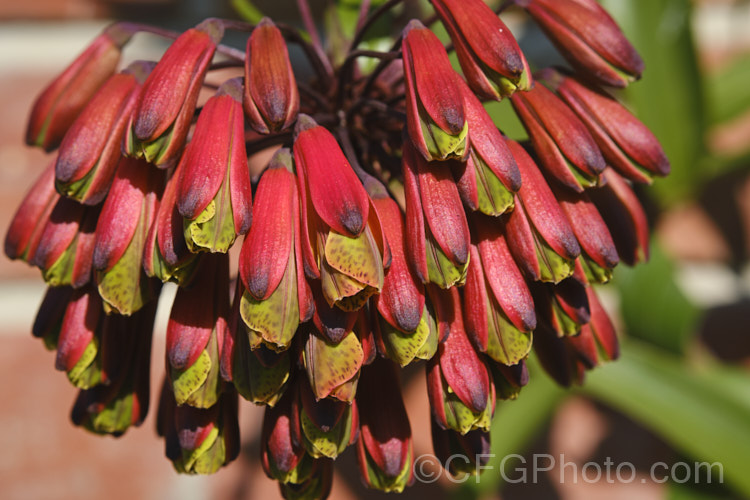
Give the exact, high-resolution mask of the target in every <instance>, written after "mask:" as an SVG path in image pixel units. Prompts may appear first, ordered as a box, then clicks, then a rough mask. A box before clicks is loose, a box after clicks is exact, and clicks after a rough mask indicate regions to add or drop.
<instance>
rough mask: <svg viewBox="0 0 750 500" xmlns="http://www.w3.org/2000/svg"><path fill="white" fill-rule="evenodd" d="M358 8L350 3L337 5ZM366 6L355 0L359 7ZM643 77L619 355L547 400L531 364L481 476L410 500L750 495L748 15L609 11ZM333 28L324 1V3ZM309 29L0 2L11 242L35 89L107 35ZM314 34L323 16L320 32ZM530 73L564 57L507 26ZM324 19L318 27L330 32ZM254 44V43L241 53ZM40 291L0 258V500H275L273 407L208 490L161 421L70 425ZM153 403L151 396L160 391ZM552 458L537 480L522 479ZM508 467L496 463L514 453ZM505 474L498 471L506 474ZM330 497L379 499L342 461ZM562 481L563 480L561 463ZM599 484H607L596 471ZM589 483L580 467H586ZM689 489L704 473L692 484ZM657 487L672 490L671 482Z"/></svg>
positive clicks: (0, 199)
mask: <svg viewBox="0 0 750 500" xmlns="http://www.w3.org/2000/svg"><path fill="white" fill-rule="evenodd" d="M342 3H349V4H350V3H352V2H342ZM355 3H356V2H355ZM603 3H604V4H605V6H606V7H607V8H608V9H609V11H610V12H611V13H612V15H613V17H614V18H615V19H616V20H617V21H618V22H619V23H620V25H621V27H622V28H623V30H624V31H625V33H626V34H627V35H628V37H629V38H630V40H631V41H632V42H633V44H634V45H635V47H636V48H637V49H638V50H639V51H640V53H641V55H642V56H643V59H644V60H645V62H646V71H645V73H644V78H643V80H642V81H640V82H638V83H637V84H634V85H632V86H631V88H629V89H628V90H627V91H626V92H625V93H624V94H622V95H621V96H620V97H622V99H623V100H624V101H626V102H627V103H628V105H629V106H630V107H631V108H632V109H633V110H634V111H635V112H636V114H637V115H638V116H639V117H640V118H641V119H642V120H643V121H644V122H645V123H646V124H647V125H648V126H649V127H650V128H651V130H653V131H654V133H655V134H656V135H657V136H658V137H659V139H660V140H661V141H662V144H663V146H664V148H665V150H666V152H667V154H668V156H669V157H670V159H671V161H672V174H671V175H670V176H669V178H667V179H659V180H657V181H656V182H655V183H654V185H653V186H651V187H649V188H646V189H641V190H639V195H640V196H641V197H642V200H643V202H644V204H645V205H646V206H647V208H648V212H649V216H650V218H651V222H652V228H653V233H654V235H653V241H652V250H651V254H652V255H651V261H650V262H649V263H648V264H647V265H641V266H639V267H638V268H635V269H628V268H624V266H622V268H618V270H617V272H616V273H615V279H614V285H615V286H613V287H607V288H606V289H605V290H604V291H603V293H604V299H605V302H606V305H607V306H608V308H609V310H610V311H611V313H612V316H613V318H614V319H615V321H616V322H617V324H618V325H619V331H620V333H621V340H622V344H623V348H622V355H621V359H620V360H619V361H617V362H615V363H611V364H608V365H605V366H602V367H600V368H598V369H596V370H594V371H593V372H590V373H589V375H588V377H587V380H586V383H585V384H584V385H583V386H582V387H580V388H577V389H573V390H563V389H560V388H558V387H557V386H555V385H554V384H553V383H552V382H551V381H550V380H549V379H548V378H547V377H546V376H545V375H544V374H543V373H541V371H540V370H539V369H538V367H537V366H536V365H535V364H533V363H532V364H531V369H532V372H531V382H530V383H529V385H528V386H527V387H526V388H524V389H523V391H522V394H521V397H519V399H518V400H516V401H511V402H502V403H499V404H498V408H497V412H496V415H495V419H494V424H493V435H492V448H493V449H492V452H493V454H495V455H496V456H495V458H493V459H492V460H491V461H490V463H489V464H488V466H490V467H493V469H492V470H487V471H486V472H485V474H484V475H483V476H481V479H480V480H478V481H477V480H475V479H474V478H472V479H470V480H468V481H466V482H463V483H461V484H454V483H453V482H451V481H449V480H448V479H447V478H446V477H441V478H440V479H438V480H437V481H436V482H435V483H432V484H419V483H417V484H415V485H414V487H412V488H411V489H409V490H407V491H406V492H405V494H404V497H403V498H422V497H426V496H427V495H430V497H431V498H433V499H434V500H439V499H442V498H446V499H448V498H502V499H514V498H540V499H549V498H552V499H554V498H562V499H576V500H581V499H584V500H585V499H588V498H591V499H599V498H602V497H603V496H605V495H606V496H607V497H608V498H610V499H619V498H622V499H634V498H636V499H676V500H680V499H696V500H697V499H724V498H726V499H730V498H750V265H748V256H749V255H750V251H749V249H750V29H748V27H750V2H747V1H739V0H736V1H733V0H695V1H692V2H691V1H689V0H629V1H624V0H605V1H603ZM313 5H314V8H313V11H314V12H316V13H322V12H323V11H324V10H325V9H324V6H325V2H324V1H320V2H313ZM258 12H262V13H263V14H266V15H270V16H272V17H273V18H274V19H276V20H280V21H286V22H289V23H297V20H296V6H295V2H293V1H292V0H281V1H279V0H257V1H256V2H254V3H253V4H250V3H249V2H247V1H246V0H231V1H230V0H210V1H206V0H25V1H21V2H18V1H12V0H0V47H2V48H1V49H0V109H1V110H2V120H0V205H2V209H1V210H0V229H1V230H2V233H3V234H4V233H5V231H6V230H7V227H8V223H9V221H10V219H11V217H12V215H13V213H14V211H15V208H16V206H17V205H18V204H19V203H20V201H21V199H22V197H23V195H24V193H25V191H26V190H27V189H28V188H29V187H30V185H31V183H32V182H33V180H34V179H35V177H36V176H37V175H38V174H39V173H40V172H41V170H42V169H43V168H44V167H45V165H46V164H47V162H48V161H49V158H45V155H44V154H43V153H42V152H41V151H39V150H35V149H31V148H28V147H26V146H25V145H24V144H23V134H24V129H25V124H26V119H27V113H28V110H29V109H30V107H31V104H32V102H33V100H34V98H35V97H36V95H37V93H38V92H39V91H40V90H41V89H42V88H43V87H44V85H46V83H47V82H48V81H49V80H50V79H51V78H53V77H54V76H55V75H57V74H58V73H59V72H60V71H61V70H62V69H63V68H64V67H65V66H66V65H67V64H68V63H69V62H70V61H71V60H72V59H73V58H74V57H75V56H76V55H77V54H78V53H79V52H80V51H81V50H82V49H83V48H84V46H85V45H86V44H87V43H88V42H89V41H90V40H91V39H92V38H93V37H94V36H95V35H96V34H97V33H98V32H99V31H100V30H101V29H102V28H103V27H104V26H106V25H107V24H108V23H109V22H110V21H111V20H114V19H130V20H138V21H141V22H149V23H153V24H156V25H158V26H162V27H167V28H171V29H179V30H183V29H186V28H188V27H190V26H192V25H194V24H196V23H197V22H199V21H201V20H202V19H204V18H205V17H209V16H219V17H234V18H238V17H243V16H244V17H246V18H251V19H252V18H253V17H254V16H257V15H258ZM320 17H321V19H322V15H321V16H320ZM504 19H506V20H507V22H508V23H509V25H510V27H511V29H513V31H514V32H515V33H516V35H517V37H518V38H519V41H520V43H521V46H522V48H523V49H524V51H527V53H528V54H529V55H530V58H531V59H532V60H534V61H536V62H540V63H543V64H554V63H555V61H556V60H557V59H556V57H557V55H556V53H555V51H554V49H553V48H552V47H551V46H549V45H546V43H547V42H545V41H544V38H543V37H542V36H539V34H538V32H536V31H535V30H534V29H533V27H532V26H530V25H526V24H523V23H522V19H521V18H520V16H515V15H514V13H513V12H509V13H508V16H507V17H504ZM321 22H323V21H322V20H321ZM227 42H228V43H229V44H230V45H235V46H238V47H242V46H243V44H244V40H243V37H242V36H237V37H229V38H227ZM164 47H165V45H164V42H163V41H161V40H159V39H157V38H155V37H150V36H147V35H138V36H137V37H136V39H135V40H134V43H133V44H131V45H129V46H128V48H127V49H126V52H125V54H126V55H125V59H126V62H127V61H129V60H133V59H138V58H149V57H150V58H152V59H153V58H156V57H158V55H159V54H160V51H161V50H163V49H164ZM493 112H494V113H495V114H496V115H495V116H496V118H497V122H498V123H499V124H500V126H501V127H502V128H503V129H504V130H505V131H506V133H508V135H510V136H512V137H517V138H521V137H522V136H523V130H522V129H521V128H520V126H519V124H518V123H517V122H516V121H515V120H514V117H513V115H512V113H511V112H510V109H509V106H508V105H506V104H501V105H496V106H495V108H493ZM43 291H44V286H43V285H42V283H41V280H40V279H39V276H38V272H37V271H36V270H34V269H30V268H28V267H26V266H24V265H22V264H20V263H12V262H10V261H8V260H7V259H5V258H0V320H1V325H2V326H0V336H2V342H3V348H2V349H0V380H2V384H0V401H2V404H1V406H0V449H1V450H2V453H0V485H2V494H1V495H0V496H2V497H3V498H8V499H11V498H13V499H16V498H17V499H26V498H33V499H46V498H50V499H52V498H72V497H76V498H104V497H106V498H110V499H119V498H147V499H150V498H160V499H171V498H174V499H177V498H179V499H184V500H187V499H202V498H237V499H245V498H276V497H277V496H278V490H277V487H276V485H275V483H274V482H272V481H271V480H269V479H267V478H266V477H265V475H264V474H263V472H262V470H261V468H260V464H259V462H258V444H257V439H258V434H259V430H260V423H261V419H262V411H261V410H260V409H259V408H255V407H253V406H252V405H250V404H249V403H245V404H242V405H241V410H240V417H241V430H242V439H243V453H242V454H241V455H240V458H239V459H238V460H237V461H236V462H235V463H233V464H231V465H230V466H229V467H227V468H225V469H224V470H222V471H220V472H219V473H218V474H216V475H214V476H212V477H184V476H178V475H177V474H176V473H175V472H174V471H173V469H172V466H171V464H170V462H169V461H168V460H167V459H166V458H165V457H164V450H163V442H162V441H161V440H160V439H158V438H157V436H156V434H155V430H154V426H155V424H154V418H153V414H154V413H155V401H154V398H153V397H152V403H153V404H152V412H151V416H150V417H149V418H148V419H147V420H146V422H145V423H144V425H143V426H142V427H141V428H138V429H132V430H130V431H128V432H127V433H126V434H125V435H124V436H123V437H121V438H118V439H115V438H103V437H96V436H93V435H90V434H88V433H86V432H85V431H83V430H81V429H77V428H75V427H73V426H72V424H71V423H70V421H69V415H68V414H69V409H70V407H71V405H72V401H73V399H74V397H75V394H76V390H75V389H74V388H73V387H72V386H70V384H69V383H68V381H67V380H66V377H64V376H63V375H62V374H61V373H58V372H56V371H55V370H54V355H53V354H52V353H50V352H47V351H45V349H44V347H43V345H42V344H41V342H40V341H38V340H34V339H32V337H31V335H30V326H31V324H32V322H33V318H34V316H35V313H36V308H37V307H38V305H39V302H40V301H41V297H42V294H43ZM172 296H173V290H171V289H167V292H166V293H165V294H163V296H162V302H163V303H162V304H161V306H160V313H159V317H160V320H159V322H158V326H157V328H156V331H155V345H154V353H153V369H152V373H153V374H154V375H153V379H154V382H153V385H152V387H153V388H154V389H153V392H155V390H156V389H155V388H156V387H157V383H158V382H157V378H158V377H157V374H158V376H161V373H162V372H163V356H164V341H163V337H164V332H165V327H166V326H165V325H166V318H167V316H168V312H169V311H168V309H169V303H170V301H171V297H172ZM404 384H405V391H404V399H405V401H406V402H407V409H408V412H409V415H410V419H411V422H412V430H413V433H414V439H415V454H416V455H421V454H424V453H430V452H431V444H430V436H429V425H428V421H429V416H428V412H429V408H428V405H427V397H426V392H425V382H424V376H423V374H422V370H421V369H417V370H408V371H407V372H406V374H405V377H404ZM152 396H153V395H152ZM535 454H536V456H540V454H544V456H551V457H552V458H554V459H555V464H554V466H553V464H552V463H551V461H549V460H546V461H544V462H543V463H541V465H542V466H543V467H544V468H549V470H547V471H545V472H539V474H538V476H537V477H536V481H531V479H532V478H531V470H530V469H529V470H528V474H529V477H528V480H527V481H518V479H519V478H520V477H521V476H520V474H519V472H518V470H517V468H518V467H520V465H519V464H523V463H524V461H525V462H526V463H527V464H531V463H533V461H534V456H535ZM510 456H513V457H515V460H503V459H504V458H505V457H510ZM607 460H609V461H611V462H612V463H613V464H614V465H612V466H611V467H612V471H613V472H612V474H614V470H615V468H616V467H617V465H618V464H624V463H628V464H632V468H633V470H635V475H634V476H632V477H631V474H630V466H628V468H626V469H624V473H623V474H622V477H624V478H626V479H629V480H627V481H617V480H616V479H614V480H613V478H612V477H611V476H610V477H608V476H607V475H606V473H604V474H602V476H601V477H600V478H599V479H598V480H591V479H596V477H595V476H596V474H595V472H596V470H595V469H591V470H590V474H588V476H587V477H586V478H582V477H581V476H580V475H579V476H578V477H577V480H574V479H576V478H575V477H574V475H573V474H572V472H571V470H572V469H569V471H568V473H567V474H568V475H567V476H566V480H564V481H561V480H560V478H561V472H564V471H561V468H560V463H559V462H560V461H565V462H566V463H568V464H569V463H573V464H577V465H578V466H579V467H583V466H584V464H587V463H597V464H601V467H602V469H603V468H604V466H605V464H606V461H607ZM657 462H663V463H664V464H665V467H666V468H664V469H661V470H662V472H664V474H662V476H666V475H667V474H666V470H667V468H671V467H672V466H673V465H675V464H679V463H683V462H684V463H687V464H689V465H690V466H691V468H692V466H693V464H694V463H695V462H708V463H714V462H718V463H720V464H721V470H722V472H723V478H722V481H719V478H718V469H717V468H714V469H713V471H714V475H713V477H712V481H711V482H710V483H709V482H708V481H707V480H706V475H705V474H704V476H703V477H702V478H701V479H700V480H698V481H696V480H695V475H694V474H693V476H692V477H690V478H689V479H688V480H686V481H682V479H685V477H686V471H685V469H684V468H678V469H677V471H678V472H677V474H676V477H675V480H671V481H665V482H662V481H659V477H657V478H655V479H656V480H654V478H651V477H650V475H649V471H650V469H651V468H652V466H653V464H655V463H657ZM501 465H505V466H506V470H505V473H504V474H501V473H500V469H499V467H500V466H501ZM336 467H337V471H336V476H335V479H334V487H333V493H332V498H336V499H347V498H376V497H382V495H381V494H378V493H373V492H368V491H367V490H364V489H363V487H362V486H361V483H360V481H359V477H358V471H357V467H356V461H355V456H354V453H353V449H351V448H350V449H349V450H348V451H347V452H346V453H345V454H344V456H342V457H340V459H339V460H337V465H336ZM568 467H570V466H569V465H568ZM603 470H604V471H606V469H603ZM579 471H580V469H579ZM692 472H693V473H694V470H693V471H692ZM660 477H661V476H660Z"/></svg>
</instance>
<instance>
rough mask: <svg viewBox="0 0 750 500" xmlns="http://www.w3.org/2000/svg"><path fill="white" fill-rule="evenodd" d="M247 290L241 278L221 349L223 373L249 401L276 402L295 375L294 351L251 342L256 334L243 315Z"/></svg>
mask: <svg viewBox="0 0 750 500" xmlns="http://www.w3.org/2000/svg"><path fill="white" fill-rule="evenodd" d="M244 293H245V288H244V286H243V285H242V281H241V280H237V286H236V290H235V295H234V302H233V303H232V311H231V313H230V315H229V324H228V328H229V329H228V331H227V334H226V335H225V337H224V346H223V348H222V352H221V376H222V378H223V379H224V380H226V381H227V382H232V383H234V387H235V389H237V392H238V393H239V395H240V396H242V397H243V398H245V399H247V400H248V401H251V402H253V403H257V404H261V403H262V404H266V405H268V406H274V405H275V404H276V403H277V402H278V400H279V398H281V397H282V395H283V394H284V393H285V391H286V388H287V385H288V383H289V380H290V377H291V373H292V361H291V354H290V353H289V351H283V352H275V351H273V350H271V349H269V348H268V347H266V346H264V345H261V344H259V345H256V346H251V344H250V337H251V336H252V334H251V333H250V332H249V331H248V330H247V328H245V327H244V326H243V322H242V318H241V316H240V301H241V300H242V296H243V295H244ZM253 347H254V348H253Z"/></svg>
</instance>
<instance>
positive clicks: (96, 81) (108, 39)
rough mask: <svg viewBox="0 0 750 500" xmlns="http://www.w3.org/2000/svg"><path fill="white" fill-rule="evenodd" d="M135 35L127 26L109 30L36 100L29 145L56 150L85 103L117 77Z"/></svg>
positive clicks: (46, 149)
mask: <svg viewBox="0 0 750 500" xmlns="http://www.w3.org/2000/svg"><path fill="white" fill-rule="evenodd" d="M132 34H133V32H132V31H131V30H129V29H128V27H127V26H126V25H124V24H113V25H112V26H109V27H108V28H106V29H105V30H104V31H103V32H102V33H101V34H100V35H99V36H98V37H96V39H94V41H93V42H91V44H90V45H89V46H88V47H87V48H86V50H84V51H83V52H82V53H81V55H79V56H78V57H77V58H76V60H75V61H73V62H72V63H71V65H70V66H68V67H67V68H66V69H65V71H63V72H62V73H61V74H60V76H58V77H57V78H56V79H55V80H53V82H52V83H51V84H49V85H48V86H47V88H46V89H44V91H43V92H42V93H41V94H40V95H39V97H37V99H36V101H35V102H34V107H33V108H32V110H31V116H30V117H29V124H28V127H27V129H26V144H28V145H29V146H39V147H41V148H43V149H44V150H45V151H52V150H53V149H55V148H56V147H57V146H58V144H60V141H61V140H62V138H63V136H64V135H65V133H66V132H67V130H68V127H70V125H71V123H73V120H75V119H76V117H77V116H78V114H79V113H80V112H81V110H82V109H83V108H84V106H86V103H87V102H88V101H89V99H91V97H92V96H93V95H94V93H95V92H96V91H97V90H98V89H99V87H101V86H102V84H103V83H104V82H105V81H106V80H107V78H109V77H110V75H112V73H114V71H115V68H116V67H117V63H118V62H119V60H120V51H121V49H122V47H123V46H124V45H125V44H126V43H127V42H128V41H129V40H130V37H131V35H132Z"/></svg>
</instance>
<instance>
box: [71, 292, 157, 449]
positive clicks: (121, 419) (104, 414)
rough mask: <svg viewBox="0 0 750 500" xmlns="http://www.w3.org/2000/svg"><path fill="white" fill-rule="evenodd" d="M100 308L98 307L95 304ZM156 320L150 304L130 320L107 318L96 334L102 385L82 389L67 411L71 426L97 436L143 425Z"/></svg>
mask: <svg viewBox="0 0 750 500" xmlns="http://www.w3.org/2000/svg"><path fill="white" fill-rule="evenodd" d="M99 307H100V308H101V305H99ZM155 317H156V302H152V303H151V304H149V305H147V306H146V307H144V308H143V309H141V310H139V311H138V312H137V313H135V314H134V315H133V316H131V317H126V316H120V315H109V316H107V317H106V318H104V320H103V325H102V331H101V332H100V338H101V345H100V347H99V350H100V353H97V361H94V364H98V363H99V362H100V363H101V379H102V382H103V383H101V384H99V385H96V386H94V387H92V388H90V389H87V390H82V391H81V392H80V393H79V394H78V398H77V399H76V402H75V404H74V406H73V410H72V412H71V419H72V420H73V423H74V424H75V425H80V426H83V427H85V428H86V429H88V430H89V431H91V432H95V433H97V434H112V435H114V436H119V435H121V434H123V433H124V432H125V431H126V430H127V429H128V428H129V427H130V426H133V425H134V426H139V425H141V424H142V423H143V421H144V419H145V418H146V414H147V413H148V407H149V393H150V390H149V386H150V380H149V377H150V367H151V332H152V330H153V327H154V318H155Z"/></svg>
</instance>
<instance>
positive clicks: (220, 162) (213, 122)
mask: <svg viewBox="0 0 750 500" xmlns="http://www.w3.org/2000/svg"><path fill="white" fill-rule="evenodd" d="M242 117H243V115H242V108H241V107H240V105H239V103H238V102H237V101H235V100H234V99H233V98H232V97H231V96H229V95H222V96H219V97H216V96H214V97H212V98H211V99H209V100H208V102H206V105H205V106H203V110H202V111H201V114H200V115H199V116H198V122H197V123H196V124H195V132H194V133H193V140H192V141H190V144H188V146H187V148H186V150H185V153H184V154H183V157H182V160H181V161H180V184H179V188H178V190H177V207H178V209H179V211H180V214H181V215H182V216H183V217H185V218H186V219H190V220H193V219H195V218H196V217H198V215H199V214H200V213H201V212H202V211H203V210H205V208H206V207H207V206H208V204H209V203H210V202H211V200H213V199H214V198H215V197H216V193H217V192H218V191H219V188H220V187H221V185H222V184H223V183H224V180H225V178H226V175H227V168H229V165H230V157H231V156H230V155H232V153H233V141H234V140H237V138H239V137H242V138H243V149H244V130H243V127H244V124H243V118H242ZM238 126H239V130H238ZM239 131H242V132H241V134H240V135H237V134H238V132H239ZM232 156H233V155H232ZM232 159H234V158H232ZM245 161H247V160H245Z"/></svg>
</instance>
